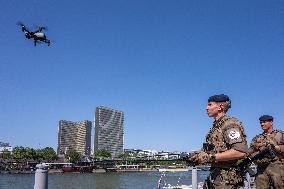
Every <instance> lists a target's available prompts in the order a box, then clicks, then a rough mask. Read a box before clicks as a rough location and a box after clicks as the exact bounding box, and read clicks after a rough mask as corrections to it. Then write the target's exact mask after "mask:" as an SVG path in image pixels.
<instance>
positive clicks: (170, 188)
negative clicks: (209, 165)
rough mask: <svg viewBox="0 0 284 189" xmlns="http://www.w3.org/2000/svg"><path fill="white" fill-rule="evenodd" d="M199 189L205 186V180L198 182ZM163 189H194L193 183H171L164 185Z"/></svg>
mask: <svg viewBox="0 0 284 189" xmlns="http://www.w3.org/2000/svg"><path fill="white" fill-rule="evenodd" d="M197 188H198V189H202V188H203V182H200V183H198V186H197ZM162 189H192V185H170V184H168V185H167V186H164V187H162Z"/></svg>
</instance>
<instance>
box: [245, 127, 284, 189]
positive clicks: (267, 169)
mask: <svg viewBox="0 0 284 189" xmlns="http://www.w3.org/2000/svg"><path fill="white" fill-rule="evenodd" d="M269 144H273V145H279V146H280V148H281V153H278V154H277V156H276V157H274V158H269V157H265V158H262V159H259V160H256V161H255V162H254V163H255V164H256V165H257V175H256V180H255V181H256V187H257V189H267V188H269V185H270V184H271V185H273V186H274V188H275V189H283V188H284V165H283V159H284V132H283V131H280V130H273V131H272V132H271V133H265V132H263V133H262V134H260V135H257V136H256V137H254V138H253V140H252V142H251V145H250V148H249V153H253V152H257V151H259V150H262V149H263V148H265V147H266V146H267V145H269Z"/></svg>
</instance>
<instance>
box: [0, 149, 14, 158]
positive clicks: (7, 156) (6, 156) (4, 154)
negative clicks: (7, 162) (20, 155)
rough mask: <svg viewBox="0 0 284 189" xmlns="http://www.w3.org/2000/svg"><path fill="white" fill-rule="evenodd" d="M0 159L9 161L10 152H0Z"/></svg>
mask: <svg viewBox="0 0 284 189" xmlns="http://www.w3.org/2000/svg"><path fill="white" fill-rule="evenodd" d="M0 157H1V158H2V159H11V157H12V154H11V152H10V151H9V150H7V149H4V150H3V151H2V153H1V154H0Z"/></svg>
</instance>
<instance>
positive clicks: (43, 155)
mask: <svg viewBox="0 0 284 189" xmlns="http://www.w3.org/2000/svg"><path fill="white" fill-rule="evenodd" d="M36 155H37V158H38V159H39V160H41V161H42V160H47V161H54V160H57V159H58V156H57V155H56V152H55V151H54V149H53V148H51V147H46V148H43V149H38V150H36Z"/></svg>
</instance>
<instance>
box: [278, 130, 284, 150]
mask: <svg viewBox="0 0 284 189" xmlns="http://www.w3.org/2000/svg"><path fill="white" fill-rule="evenodd" d="M279 146H280V149H281V153H284V132H282V138H281V140H280V143H279Z"/></svg>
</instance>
